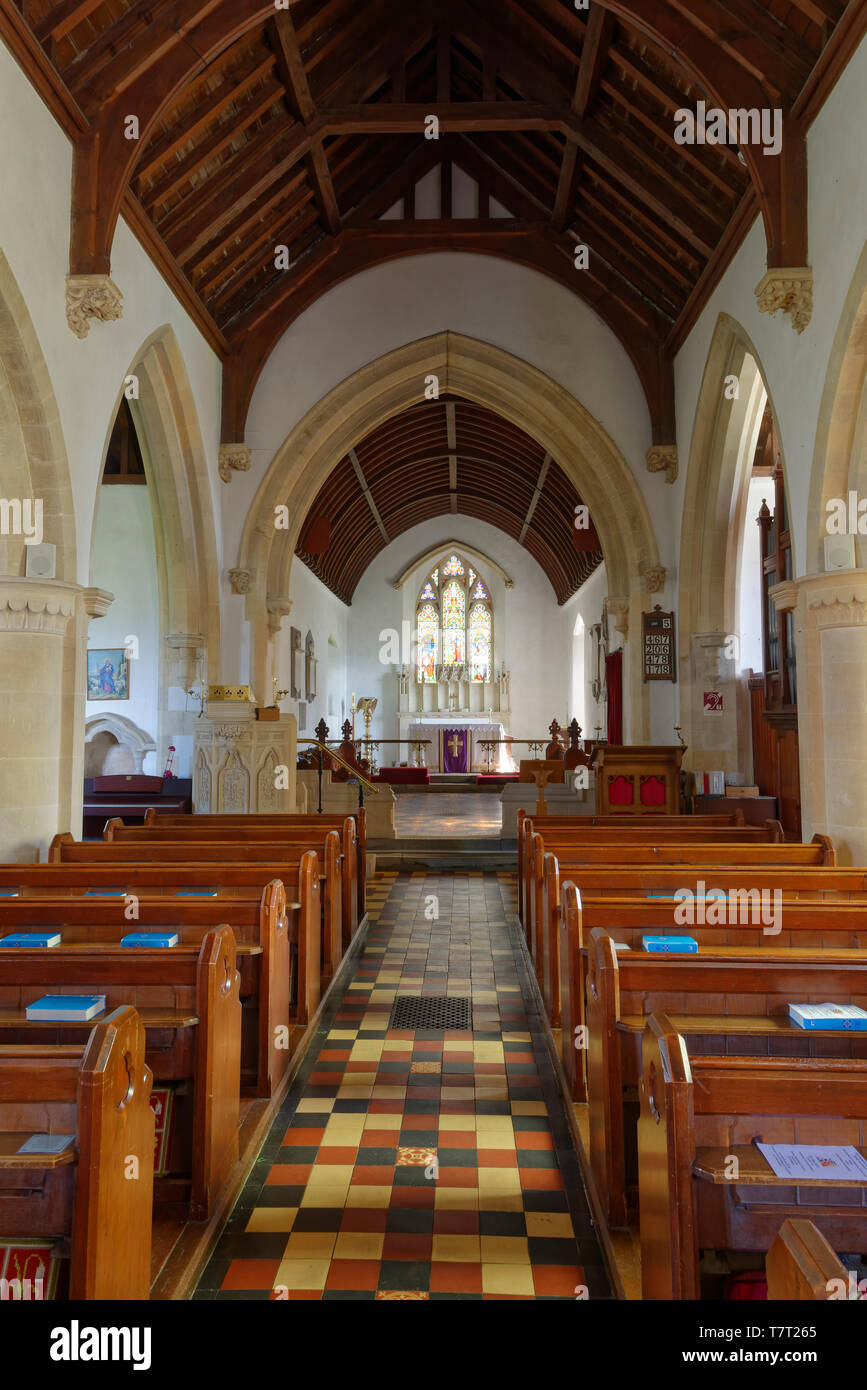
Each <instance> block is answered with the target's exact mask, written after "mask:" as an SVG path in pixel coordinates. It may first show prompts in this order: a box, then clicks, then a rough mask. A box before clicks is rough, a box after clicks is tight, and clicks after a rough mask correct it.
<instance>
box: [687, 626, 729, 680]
mask: <svg viewBox="0 0 867 1390" xmlns="http://www.w3.org/2000/svg"><path fill="white" fill-rule="evenodd" d="M728 641H729V636H728V634H727V633H725V632H694V633H693V634H692V638H691V642H692V655H693V661H694V663H695V674H696V677H697V679H698V680H699V681H700V682H701V681H706V682H707V683H708V684H709V685H711V686H716V685H718V684H719V682H720V681H721V680H722V679H724V677H723V672H722V662H723V658H724V657H725V655H726V651H725V648H726V644H727V643H728Z"/></svg>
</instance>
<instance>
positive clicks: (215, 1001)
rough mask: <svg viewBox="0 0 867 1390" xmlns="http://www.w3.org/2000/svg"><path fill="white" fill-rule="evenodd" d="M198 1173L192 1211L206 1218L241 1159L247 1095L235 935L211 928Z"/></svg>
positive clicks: (201, 995) (206, 951)
mask: <svg viewBox="0 0 867 1390" xmlns="http://www.w3.org/2000/svg"><path fill="white" fill-rule="evenodd" d="M197 974H198V988H197V996H198V998H197V1003H198V1009H199V1027H198V1028H197V1030H196V1085H195V1095H194V1111H193V1156H194V1162H193V1179H192V1187H191V1192H190V1215H191V1216H192V1218H193V1220H194V1221H196V1220H204V1219H205V1218H206V1217H207V1216H208V1214H209V1212H210V1211H211V1208H212V1206H213V1203H214V1202H215V1200H216V1197H217V1194H218V1193H219V1191H220V1189H221V1188H222V1187H223V1185H224V1183H225V1182H226V1179H227V1178H228V1176H229V1174H230V1172H231V1171H232V1169H233V1168H234V1166H235V1164H236V1163H237V1161H238V1130H239V1127H240V1095H241V997H240V991H241V976H240V974H239V972H238V970H237V967H236V953H235V936H234V933H233V931H232V929H231V927H229V926H227V925H224V926H220V927H217V928H216V929H215V930H213V931H209V932H208V934H207V936H206V937H205V939H204V941H203V942H202V949H201V952H200V954H199V961H198V969H197Z"/></svg>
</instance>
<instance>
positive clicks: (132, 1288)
mask: <svg viewBox="0 0 867 1390" xmlns="http://www.w3.org/2000/svg"><path fill="white" fill-rule="evenodd" d="M86 1026H87V1028H88V1030H89V1036H88V1038H87V1041H86V1042H85V1043H84V1045H83V1046H81V1045H76V1046H66V1045H62V1046H51V1045H47V1044H45V1043H34V1042H27V1043H23V1044H17V1045H9V1044H5V1045H3V1046H0V1231H2V1232H3V1233H4V1235H5V1236H11V1237H13V1238H14V1237H19V1238H21V1239H24V1238H27V1237H30V1238H31V1239H32V1238H34V1237H43V1236H47V1237H54V1238H56V1237H68V1238H69V1243H70V1270H69V1296H70V1298H73V1299H147V1298H148V1297H149V1290H150V1277H151V1268H150V1265H151V1212H152V1206H153V1161H154V1116H153V1111H152V1110H151V1108H150V1103H149V1097H150V1093H151V1085H152V1082H153V1076H152V1074H151V1071H150V1068H149V1067H148V1066H147V1065H146V1064H145V1029H144V1025H143V1023H142V1021H141V1019H140V1018H139V1016H138V1014H137V1013H136V1011H135V1009H133V1008H131V1007H129V1006H124V1007H121V1008H118V1009H114V1010H113V1011H112V1012H111V1013H109V1014H107V1015H106V1016H105V1018H103V1019H100V1020H99V1021H98V1022H97V1023H95V1024H94V1023H90V1024H88V1025H86ZM46 1133H48V1134H74V1135H75V1143H74V1144H73V1145H70V1147H69V1148H68V1149H65V1150H64V1151H63V1152H62V1153H60V1154H53V1155H50V1154H38V1153H37V1154H31V1155H23V1154H20V1153H19V1152H18V1150H19V1149H20V1147H21V1145H22V1144H23V1143H24V1141H25V1140H26V1139H29V1138H31V1137H32V1136H33V1135H35V1134H46ZM130 1158H135V1159H136V1160H137V1161H138V1176H137V1178H136V1179H135V1180H133V1179H130V1178H129V1176H128V1175H129V1171H130V1169H129V1160H130ZM18 1292H19V1296H20V1294H21V1291H18ZM13 1296H14V1295H13Z"/></svg>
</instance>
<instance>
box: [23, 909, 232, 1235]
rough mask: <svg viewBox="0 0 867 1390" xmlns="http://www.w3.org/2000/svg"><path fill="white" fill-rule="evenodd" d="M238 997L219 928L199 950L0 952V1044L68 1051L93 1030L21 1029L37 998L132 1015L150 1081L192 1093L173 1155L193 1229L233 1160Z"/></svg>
mask: <svg viewBox="0 0 867 1390" xmlns="http://www.w3.org/2000/svg"><path fill="white" fill-rule="evenodd" d="M239 990H240V976H239V974H238V970H237V968H236V959H235V938H234V936H233V934H232V931H231V928H230V927H228V926H225V925H224V926H220V927H217V928H215V929H212V930H209V931H208V932H207V934H206V935H205V937H204V940H203V941H202V944H201V947H196V946H175V947H173V948H172V949H171V950H138V949H134V948H128V947H123V946H115V945H100V944H81V945H77V946H75V945H73V946H63V945H60V946H55V947H52V948H50V949H48V950H46V949H45V948H40V947H4V948H3V957H2V977H0V1036H2V1037H3V1039H4V1040H5V1041H6V1042H18V1041H22V1042H29V1041H30V1040H31V1039H32V1040H34V1041H40V1040H41V1041H46V1042H67V1041H69V1039H70V1035H72V1036H73V1037H74V1036H75V1035H76V1034H79V1035H80V1032H81V1029H82V1028H84V1027H86V1028H87V1029H91V1028H92V1027H93V1023H92V1021H91V1022H89V1023H87V1024H84V1023H69V1022H65V1023H40V1022H33V1021H29V1020H28V1019H27V1018H26V1013H25V1010H26V1006H27V1005H28V1004H29V1003H32V1001H33V1000H34V999H38V998H39V997H40V995H42V994H45V993H51V994H104V995H105V1000H106V1009H109V1010H111V1009H115V1008H118V1007H120V1006H121V1005H126V1004H130V1005H133V1006H134V1007H135V1009H136V1011H137V1013H138V1014H139V1016H140V1017H141V1020H142V1022H143V1024H144V1026H145V1029H146V1041H147V1051H146V1060H147V1064H148V1066H149V1067H150V1068H151V1071H152V1072H153V1074H154V1077H155V1078H156V1080H157V1081H158V1082H159V1081H164V1082H171V1083H182V1082H189V1083H191V1087H192V1100H191V1103H182V1104H179V1105H178V1110H179V1111H180V1112H181V1115H182V1117H183V1123H182V1124H181V1126H179V1129H178V1136H177V1137H178V1141H179V1142H178V1144H177V1145H176V1146H175V1148H176V1153H177V1150H178V1149H182V1157H183V1160H184V1161H183V1167H184V1168H185V1169H186V1170H187V1171H188V1172H189V1171H191V1173H192V1178H191V1184H190V1214H191V1215H192V1217H193V1218H194V1219H200V1218H203V1217H206V1216H207V1215H208V1213H209V1211H210V1209H211V1205H212V1203H213V1201H214V1199H215V1197H216V1195H217V1193H218V1192H219V1190H220V1188H221V1187H222V1186H223V1184H224V1182H225V1181H226V1179H227V1177H228V1176H229V1173H230V1172H231V1170H232V1168H233V1167H234V1165H235V1163H236V1162H237V1160H238V1126H239V1105H240V1063H241V1003H240V998H239ZM37 1035H38V1037H37ZM46 1035H53V1036H46ZM177 1171H179V1167H178V1168H177ZM163 1187H166V1188H167V1187H169V1183H164V1184H163Z"/></svg>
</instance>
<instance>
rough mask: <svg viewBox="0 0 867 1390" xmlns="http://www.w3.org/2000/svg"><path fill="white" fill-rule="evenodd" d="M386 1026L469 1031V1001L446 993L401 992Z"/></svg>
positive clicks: (470, 1017)
mask: <svg viewBox="0 0 867 1390" xmlns="http://www.w3.org/2000/svg"><path fill="white" fill-rule="evenodd" d="M388 1026H389V1028H407V1029H408V1028H431V1029H437V1030H439V1029H446V1028H448V1029H458V1030H461V1031H463V1032H467V1033H469V1032H472V1027H473V1022H472V1003H471V1001H470V1000H469V999H456V998H453V997H451V996H449V995H447V994H401V995H398V997H397V998H396V999H395V1001H394V1005H393V1007H392V1010H391V1018H390V1019H389V1021H388Z"/></svg>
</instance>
